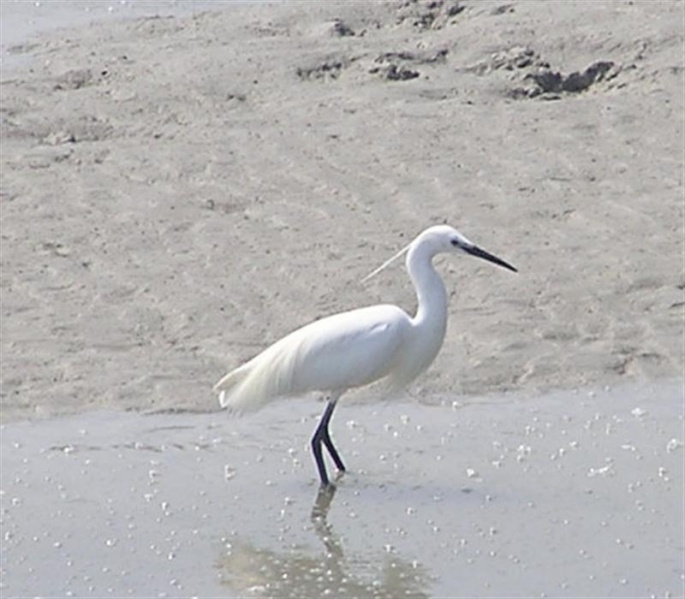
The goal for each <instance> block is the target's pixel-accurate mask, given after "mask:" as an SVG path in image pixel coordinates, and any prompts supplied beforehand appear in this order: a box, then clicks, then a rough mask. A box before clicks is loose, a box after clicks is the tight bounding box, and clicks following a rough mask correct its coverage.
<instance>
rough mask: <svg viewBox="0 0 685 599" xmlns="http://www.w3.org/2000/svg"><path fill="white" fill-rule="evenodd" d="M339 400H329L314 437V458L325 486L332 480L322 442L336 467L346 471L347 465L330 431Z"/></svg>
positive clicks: (322, 484)
mask: <svg viewBox="0 0 685 599" xmlns="http://www.w3.org/2000/svg"><path fill="white" fill-rule="evenodd" d="M337 401H338V398H337V397H334V398H331V399H329V400H328V403H327V404H326V409H325V410H324V412H323V416H322V417H321V421H320V422H319V426H317V427H316V431H315V432H314V436H313V437H312V451H313V452H314V460H315V461H316V467H317V468H318V469H319V477H320V478H321V486H323V487H326V486H328V485H329V484H330V482H329V480H328V474H327V472H326V465H325V464H324V461H323V452H322V451H321V445H322V444H323V445H325V446H326V449H327V450H328V453H330V454H331V458H333V462H334V463H335V467H336V468H337V469H338V470H340V472H345V465H344V464H343V461H342V460H341V459H340V455H339V454H338V451H337V450H336V449H335V446H334V445H333V440H332V439H331V435H330V433H329V432H328V423H329V422H330V420H331V416H333V410H334V409H335V404H336V403H337Z"/></svg>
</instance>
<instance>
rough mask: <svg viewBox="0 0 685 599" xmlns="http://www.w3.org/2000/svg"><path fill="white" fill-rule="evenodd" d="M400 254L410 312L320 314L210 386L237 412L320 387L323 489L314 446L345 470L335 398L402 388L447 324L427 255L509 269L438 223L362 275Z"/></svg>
mask: <svg viewBox="0 0 685 599" xmlns="http://www.w3.org/2000/svg"><path fill="white" fill-rule="evenodd" d="M404 252H407V259H406V266H407V271H408V272H409V277H410V278H411V281H412V283H413V284H414V288H415V290H416V295H417V298H418V309H417V312H416V316H414V317H411V316H409V315H408V314H407V313H406V312H404V310H402V309H401V308H398V307H397V306H394V305H390V304H383V305H377V306H369V307H366V308H359V309H357V310H352V311H349V312H342V313H340V314H334V315H333V316H329V317H327V318H322V319H321V320H317V321H315V322H312V323H310V324H308V325H306V326H304V327H302V328H300V329H297V330H295V331H293V332H292V333H290V334H289V335H286V336H285V337H283V338H282V339H281V340H279V341H277V342H276V343H274V344H273V345H271V346H270V347H268V348H267V349H265V350H264V351H263V352H262V353H260V354H259V355H257V356H256V357H254V358H252V359H251V360H250V361H249V362H246V363H245V364H243V365H242V366H240V367H239V368H236V369H235V370H233V371H231V372H229V373H228V374H227V375H226V376H225V377H224V378H222V379H221V380H220V381H219V382H218V383H217V384H216V385H215V387H214V389H215V391H218V392H219V393H220V395H219V403H220V404H221V407H223V408H230V409H233V410H238V411H249V410H256V409H258V408H261V407H262V406H264V405H265V404H267V403H269V402H270V401H272V400H275V399H278V398H282V397H289V396H293V395H300V394H304V393H307V392H311V391H319V392H323V393H326V394H327V395H328V403H327V404H326V408H325V410H324V412H323V416H322V417H321V421H320V423H319V425H318V427H317V428H316V431H315V432H314V436H313V437H312V440H311V444H312V450H313V453H314V459H315V461H316V465H317V468H318V470H319V476H320V478H321V485H322V486H324V487H325V486H327V485H328V484H329V479H328V474H327V472H326V466H325V464H324V460H323V455H322V445H325V446H326V449H328V452H329V453H330V456H331V458H332V459H333V462H334V463H335V466H336V467H337V469H338V470H339V471H340V472H344V471H345V465H344V464H343V461H342V460H341V459H340V455H339V454H338V452H337V450H336V448H335V446H334V445H333V441H332V440H331V436H330V433H329V431H328V425H329V422H330V420H331V416H332V415H333V410H334V409H335V406H336V403H337V402H338V399H340V396H341V395H342V394H343V393H344V392H345V391H347V390H348V389H352V388H355V387H362V386H364V385H368V384H370V383H373V382H375V381H379V380H381V379H384V380H385V381H387V383H388V384H389V385H390V386H391V388H399V387H402V386H404V385H406V384H408V383H409V382H411V381H412V380H413V379H414V378H416V377H417V376H418V375H419V374H421V373H422V372H423V371H424V370H425V369H426V368H428V366H429V365H430V364H431V362H432V361H433V359H434V358H435V356H436V355H437V353H438V351H439V350H440V347H441V345H442V342H443V339H444V337H445V329H446V326H447V292H446V291H445V285H444V284H443V282H442V279H441V278H440V275H438V273H437V272H436V271H435V268H434V267H433V263H432V261H433V257H434V256H435V255H436V254H441V253H466V254H470V255H471V256H476V257H477V258H483V259H485V260H488V261H490V262H493V263H494V264H497V265H499V266H503V267H504V268H508V269H509V270H512V271H514V272H516V269H515V268H514V267H513V266H511V265H510V264H508V263H507V262H505V261H504V260H502V259H500V258H497V257H496V256H493V255H492V254H490V253H488V252H486V251H485V250H482V249H480V248H479V247H478V246H476V245H475V244H473V243H471V242H470V241H469V240H468V239H467V238H466V237H464V236H463V235H462V234H461V233H459V231H456V230H455V229H453V228H452V227H449V226H447V225H439V226H435V227H430V228H428V229H426V230H425V231H423V232H422V233H421V234H420V235H419V236H418V237H417V238H416V239H414V241H412V242H411V243H410V244H409V245H408V246H407V247H405V248H404V249H403V250H401V251H400V252H399V253H398V254H396V255H395V256H394V257H393V258H391V259H390V260H388V261H387V262H386V263H385V264H383V265H382V266H381V267H380V268H379V269H377V270H375V271H374V272H372V273H371V274H370V275H369V276H368V277H367V279H368V278H369V277H371V276H373V275H375V274H376V273H377V272H379V271H380V270H382V269H383V268H385V267H386V266H387V265H388V264H390V262H392V261H393V260H395V259H396V258H398V257H399V256H401V255H402V254H403V253H404ZM365 280H366V279H365Z"/></svg>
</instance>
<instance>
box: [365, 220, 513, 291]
mask: <svg viewBox="0 0 685 599" xmlns="http://www.w3.org/2000/svg"><path fill="white" fill-rule="evenodd" d="M419 246H421V247H423V248H427V249H428V250H429V252H430V253H431V254H432V255H434V254H438V253H451V254H453V253H461V252H463V253H466V254H469V255H470V256H475V257H476V258H482V259H483V260H487V261H488V262H492V263H493V264H497V265H498V266H502V267H503V268H508V269H509V270H512V271H514V272H518V271H517V270H516V269H515V268H514V267H513V266H512V265H511V264H508V263H507V262H505V261H504V260H502V259H501V258H498V257H497V256H495V255H493V254H491V253H489V252H486V251H485V250H483V249H481V248H479V247H478V246H477V245H476V244H475V243H473V242H472V241H469V240H468V239H467V238H466V237H465V236H464V235H462V234H461V233H460V232H459V231H457V230H456V229H454V228H452V227H450V226H449V225H436V226H434V227H429V228H428V229H426V230H425V231H424V232H423V233H421V234H420V235H419V236H418V237H417V238H416V239H414V241H412V242H411V243H410V244H409V245H407V246H405V247H403V248H402V249H401V250H400V251H399V252H397V254H395V255H394V256H393V257H392V258H390V259H389V260H386V261H385V262H384V263H383V264H381V265H380V266H379V267H378V268H377V269H376V270H374V271H373V272H371V273H369V274H368V275H367V276H366V277H364V278H363V279H362V283H363V282H365V281H368V280H369V279H370V278H371V277H374V276H375V275H377V274H378V273H379V272H381V271H382V270H384V269H385V268H387V267H388V266H389V265H390V264H392V263H393V262H394V261H395V260H397V258H399V257H400V256H402V255H403V254H405V253H406V252H407V251H411V249H412V248H417V247H419Z"/></svg>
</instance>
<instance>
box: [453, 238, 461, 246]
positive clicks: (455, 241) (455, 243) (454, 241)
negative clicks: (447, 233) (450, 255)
mask: <svg viewBox="0 0 685 599" xmlns="http://www.w3.org/2000/svg"><path fill="white" fill-rule="evenodd" d="M450 243H451V244H452V245H453V246H454V247H455V248H456V247H459V246H460V245H461V244H460V243H459V240H458V239H452V240H451V241H450Z"/></svg>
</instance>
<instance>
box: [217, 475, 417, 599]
mask: <svg viewBox="0 0 685 599" xmlns="http://www.w3.org/2000/svg"><path fill="white" fill-rule="evenodd" d="M335 493H336V488H335V487H334V486H333V485H329V486H328V487H324V488H321V489H320V490H319V492H318V494H317V496H316V500H315V502H314V505H313V507H312V511H311V517H310V520H311V525H312V530H313V531H314V534H315V536H316V538H317V544H318V543H321V544H322V545H323V550H322V551H321V550H320V551H316V550H311V549H309V550H308V549H304V548H297V549H290V548H285V547H284V548H283V549H282V550H277V549H276V550H275V549H273V548H268V549H266V548H258V547H255V546H254V545H253V544H251V543H250V542H248V541H245V540H244V539H239V540H237V541H235V542H232V543H231V545H230V548H229V549H227V550H226V552H225V553H224V554H223V555H222V556H221V557H220V559H219V560H218V564H217V565H218V569H219V573H220V581H221V583H222V584H223V585H226V586H227V587H229V588H230V589H231V590H233V591H234V592H236V593H238V594H240V595H248V596H258V597H279V598H281V597H284V598H285V597H292V598H296V599H301V598H302V597H380V598H388V599H391V598H392V599H394V598H396V597H413V598H422V597H428V596H429V595H428V593H427V591H426V589H427V587H428V584H429V577H428V575H427V573H426V571H425V568H423V567H422V566H421V565H418V564H416V562H414V563H411V562H409V561H407V560H404V559H402V558H400V557H398V556H397V555H393V554H390V553H388V552H386V551H385V550H384V549H382V548H373V549H369V550H368V551H365V552H364V553H355V554H353V555H347V556H346V555H345V552H344V550H343V543H342V542H341V540H340V538H339V537H338V535H337V534H336V533H335V531H334V530H333V528H332V526H331V524H329V523H328V520H327V517H328V512H329V510H330V507H331V504H332V502H333V497H334V496H335Z"/></svg>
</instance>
